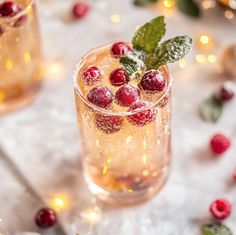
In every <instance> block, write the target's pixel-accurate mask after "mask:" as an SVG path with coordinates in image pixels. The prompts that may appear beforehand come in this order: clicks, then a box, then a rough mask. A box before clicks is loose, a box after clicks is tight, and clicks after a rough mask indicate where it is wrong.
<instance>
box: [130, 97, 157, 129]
mask: <svg viewBox="0 0 236 235" xmlns="http://www.w3.org/2000/svg"><path fill="white" fill-rule="evenodd" d="M147 106H148V104H147V103H146V102H141V101H140V102H137V103H135V104H133V105H132V106H131V107H130V108H129V112H134V111H138V110H141V111H140V112H138V113H135V114H132V115H130V116H128V120H129V122H131V123H132V124H133V125H135V126H145V125H147V124H148V123H150V122H153V121H154V120H155V118H156V112H155V109H145V108H146V107H147ZM142 109H144V110H142Z"/></svg>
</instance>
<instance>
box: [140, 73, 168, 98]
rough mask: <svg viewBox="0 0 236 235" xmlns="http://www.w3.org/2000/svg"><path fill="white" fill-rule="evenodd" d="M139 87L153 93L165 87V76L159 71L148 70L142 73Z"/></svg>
mask: <svg viewBox="0 0 236 235" xmlns="http://www.w3.org/2000/svg"><path fill="white" fill-rule="evenodd" d="M139 87H140V88H141V89H142V90H144V91H145V92H146V93H151V94H155V93H158V92H161V91H163V90H164V89H165V87H166V78H165V77H164V75H163V74H162V73H161V72H159V71H157V70H150V71H148V72H146V73H145V74H144V75H143V78H142V80H141V82H140V83H139Z"/></svg>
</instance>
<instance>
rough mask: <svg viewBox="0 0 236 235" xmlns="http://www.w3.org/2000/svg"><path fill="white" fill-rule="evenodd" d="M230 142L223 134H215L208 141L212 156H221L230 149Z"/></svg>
mask: <svg viewBox="0 0 236 235" xmlns="http://www.w3.org/2000/svg"><path fill="white" fill-rule="evenodd" d="M230 145H231V142H230V139H229V138H228V137H226V136H225V135H223V134H220V133H219V134H215V135H214V136H213V137H212V138H211V141H210V147H211V150H212V152H213V153H214V154H216V155H221V154H223V153H224V152H226V150H228V148H229V147H230Z"/></svg>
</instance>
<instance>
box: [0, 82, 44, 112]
mask: <svg viewBox="0 0 236 235" xmlns="http://www.w3.org/2000/svg"><path fill="white" fill-rule="evenodd" d="M41 87H42V81H37V82H34V83H33V84H31V85H30V86H28V87H27V88H25V89H22V90H20V91H18V92H14V93H13V94H12V95H11V96H10V97H7V99H4V97H2V98H1V97H0V98H1V99H0V115H3V114H7V113H10V112H13V111H16V110H18V109H20V108H22V107H23V106H25V105H27V104H29V103H30V102H31V101H33V99H34V98H35V96H36V95H37V93H38V92H39V90H40V89H41Z"/></svg>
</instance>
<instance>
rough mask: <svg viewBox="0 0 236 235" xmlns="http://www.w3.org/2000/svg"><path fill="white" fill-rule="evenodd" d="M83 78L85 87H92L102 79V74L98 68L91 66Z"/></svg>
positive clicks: (83, 73) (83, 74) (85, 71)
mask: <svg viewBox="0 0 236 235" xmlns="http://www.w3.org/2000/svg"><path fill="white" fill-rule="evenodd" d="M81 77H82V79H83V82H84V84H85V85H89V86H92V85H94V84H95V83H96V82H99V81H100V80H101V79H102V72H101V71H100V69H99V68H98V67H96V66H90V67H88V68H86V69H85V70H84V71H83V72H82V74H81Z"/></svg>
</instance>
